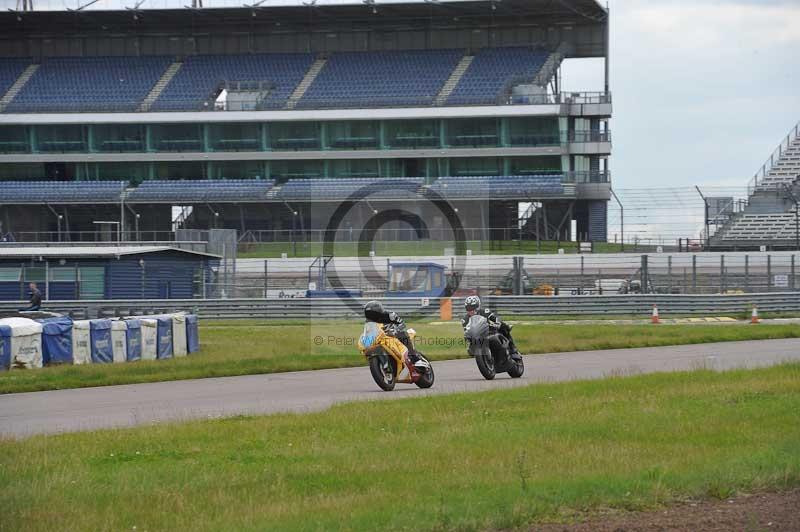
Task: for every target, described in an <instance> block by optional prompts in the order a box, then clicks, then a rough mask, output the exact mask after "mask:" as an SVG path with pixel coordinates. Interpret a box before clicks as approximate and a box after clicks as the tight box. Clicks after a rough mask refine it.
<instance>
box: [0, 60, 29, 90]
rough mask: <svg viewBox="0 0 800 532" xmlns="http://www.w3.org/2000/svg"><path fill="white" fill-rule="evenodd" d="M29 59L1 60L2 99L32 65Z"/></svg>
mask: <svg viewBox="0 0 800 532" xmlns="http://www.w3.org/2000/svg"><path fill="white" fill-rule="evenodd" d="M30 63H31V62H30V60H28V59H16V58H12V57H2V58H0V97H2V96H3V95H4V94H5V93H6V92H8V89H10V88H11V85H13V84H14V82H15V81H17V78H18V77H19V76H20V74H22V73H23V72H24V71H25V68H26V67H27V66H28V65H29V64H30Z"/></svg>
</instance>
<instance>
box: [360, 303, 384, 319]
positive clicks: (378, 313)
mask: <svg viewBox="0 0 800 532" xmlns="http://www.w3.org/2000/svg"><path fill="white" fill-rule="evenodd" d="M385 314H386V313H385V312H384V310H383V305H381V302H380V301H370V302H369V303H367V304H366V305H364V317H365V318H366V319H368V320H369V321H378V320H380V319H381V318H382V317H383V316H384V315H385Z"/></svg>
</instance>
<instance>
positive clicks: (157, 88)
mask: <svg viewBox="0 0 800 532" xmlns="http://www.w3.org/2000/svg"><path fill="white" fill-rule="evenodd" d="M182 66H183V63H181V62H180V61H175V62H173V63H171V64H170V65H169V66H168V67H167V69H166V70H165V71H164V74H162V75H161V77H160V78H159V80H158V81H156V84H155V85H153V88H152V89H150V92H149V93H148V94H147V96H146V97H145V99H144V100H143V101H142V104H141V105H140V106H139V111H140V112H145V111H149V110H150V107H151V106H152V105H153V102H155V101H156V100H157V99H158V97H159V96H161V92H162V91H163V90H164V88H165V87H166V86H167V85H169V82H170V81H172V78H174V77H175V74H177V73H178V71H179V70H180V69H181V67H182Z"/></svg>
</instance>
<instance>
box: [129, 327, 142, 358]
mask: <svg viewBox="0 0 800 532" xmlns="http://www.w3.org/2000/svg"><path fill="white" fill-rule="evenodd" d="M125 324H126V325H127V326H128V329H127V331H126V333H125V339H126V341H127V344H128V362H135V361H137V360H141V359H142V322H141V320H138V319H136V318H130V319H127V320H125Z"/></svg>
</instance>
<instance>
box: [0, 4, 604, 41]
mask: <svg viewBox="0 0 800 532" xmlns="http://www.w3.org/2000/svg"><path fill="white" fill-rule="evenodd" d="M186 3H188V2H176V3H175V4H176V5H181V4H186ZM206 4H207V5H208V4H209V2H206ZM76 5H79V4H76ZM121 5H124V2H123V3H121ZM132 5H135V3H133V4H132ZM211 5H213V4H211ZM607 17H608V13H607V11H606V9H605V8H603V7H602V6H601V5H600V4H599V3H598V2H597V1H596V0H458V1H439V0H425V1H422V2H419V1H418V2H380V1H377V2H376V1H371V0H365V1H363V2H357V3H347V4H333V3H328V2H325V1H319V2H315V1H310V2H297V3H292V4H290V5H268V4H267V3H262V2H257V1H253V2H250V5H249V6H246V5H245V2H242V6H241V7H206V8H203V9H194V8H191V7H181V8H170V9H142V8H141V7H140V8H138V9H131V8H130V7H128V8H126V9H115V10H110V9H86V10H49V11H48V10H43V11H28V12H21V11H14V10H9V11H5V12H2V13H0V26H1V27H3V28H4V29H6V30H8V31H10V32H11V33H12V34H42V33H47V32H48V31H53V32H58V33H62V34H63V33H65V32H70V33H72V32H74V33H81V32H102V33H105V34H108V35H113V34H119V33H127V32H136V31H156V30H168V29H175V28H191V29H192V30H193V31H202V29H203V28H204V27H212V26H213V27H217V28H219V27H225V26H236V27H241V26H243V25H246V26H247V27H248V28H249V29H251V30H255V29H258V28H259V27H271V28H274V27H276V26H279V27H282V28H283V29H284V30H287V31H291V30H293V29H297V28H307V27H308V26H309V25H313V26H314V27H316V28H319V27H327V26H330V27H331V28H339V29H341V28H343V27H344V28H357V27H367V26H369V27H376V26H395V27H408V26H411V25H414V24H419V23H420V21H423V22H424V24H426V25H437V24H442V23H446V24H447V25H448V26H458V25H460V26H470V25H473V24H482V25H486V24H487V23H492V24H493V23H503V21H504V20H505V21H515V22H516V23H519V24H526V23H529V24H561V25H570V24H582V25H586V24H589V25H591V24H605V21H606V19H607ZM50 28H52V30H51V29H50Z"/></svg>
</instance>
